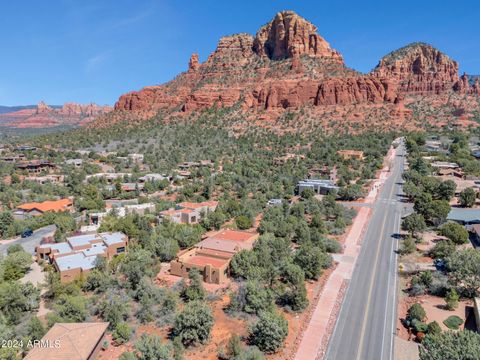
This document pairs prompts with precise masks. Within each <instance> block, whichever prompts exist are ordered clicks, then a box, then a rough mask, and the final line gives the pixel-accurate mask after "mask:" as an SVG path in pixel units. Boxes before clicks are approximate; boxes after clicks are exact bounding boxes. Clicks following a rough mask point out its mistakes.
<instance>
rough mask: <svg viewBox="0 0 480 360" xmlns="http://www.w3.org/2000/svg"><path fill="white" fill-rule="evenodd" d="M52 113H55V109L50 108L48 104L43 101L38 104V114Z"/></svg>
mask: <svg viewBox="0 0 480 360" xmlns="http://www.w3.org/2000/svg"><path fill="white" fill-rule="evenodd" d="M50 111H53V109H52V108H51V107H50V106H48V105H47V104H45V103H44V102H43V101H40V102H39V103H38V104H37V111H36V113H37V114H45V113H48V112H50Z"/></svg>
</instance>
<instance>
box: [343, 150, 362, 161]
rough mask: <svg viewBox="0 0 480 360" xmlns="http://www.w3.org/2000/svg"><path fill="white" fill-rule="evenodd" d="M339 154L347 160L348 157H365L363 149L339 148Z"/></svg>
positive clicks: (358, 158)
mask: <svg viewBox="0 0 480 360" xmlns="http://www.w3.org/2000/svg"><path fill="white" fill-rule="evenodd" d="M337 154H338V155H340V156H341V157H342V158H344V159H346V160H347V159H357V160H363V159H364V154H363V151H359V150H338V151H337Z"/></svg>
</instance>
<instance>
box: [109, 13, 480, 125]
mask: <svg viewBox="0 0 480 360" xmlns="http://www.w3.org/2000/svg"><path fill="white" fill-rule="evenodd" d="M188 64H189V65H188V71H186V72H184V73H181V74H179V75H178V76H177V77H175V79H174V80H172V81H170V82H168V83H166V84H163V85H157V86H149V87H145V88H143V89H141V90H140V91H133V92H130V93H127V94H125V95H122V96H121V97H120V98H119V100H118V101H117V103H116V104H115V113H118V114H120V113H122V112H125V111H128V112H133V113H137V114H143V116H145V117H149V116H152V115H155V114H156V113H157V112H158V111H160V110H164V111H167V112H168V111H170V112H172V111H176V112H183V113H190V112H192V111H197V110H201V109H206V108H210V107H212V106H217V107H232V106H234V105H239V106H240V108H241V109H242V110H243V111H249V112H258V111H267V112H268V111H270V110H273V111H275V110H277V112H278V111H282V110H285V109H298V108H300V107H302V106H312V107H328V106H345V105H358V104H389V103H391V104H399V103H402V101H403V99H404V98H405V97H406V96H410V95H438V94H443V93H446V92H457V93H462V94H471V95H479V94H480V86H479V84H478V81H477V82H476V83H474V84H470V83H469V80H468V77H467V76H463V77H459V75H458V64H457V62H455V61H453V60H452V59H450V58H449V57H448V56H447V55H445V54H443V53H441V52H440V51H439V50H437V49H435V48H433V47H432V46H430V45H428V44H425V43H413V44H410V45H407V46H405V47H403V48H401V49H399V50H396V51H393V52H392V53H390V54H388V55H386V56H385V57H384V58H382V59H381V60H380V62H379V63H378V65H377V67H376V68H375V69H374V70H372V72H370V73H368V74H361V73H359V72H357V71H355V70H352V69H350V68H348V67H347V66H345V64H344V61H343V58H342V55H341V54H340V53H339V52H338V51H336V50H335V49H333V48H332V47H331V46H330V44H329V43H328V42H327V41H326V40H325V39H323V38H322V37H321V36H320V35H319V34H318V32H317V27H316V26H315V25H313V24H312V23H310V22H308V21H307V20H305V19H304V18H302V17H300V16H298V15H297V14H296V13H294V12H292V11H283V12H279V13H277V14H276V15H275V17H274V18H273V19H272V20H271V21H270V22H269V23H268V24H266V25H264V26H263V27H261V28H260V29H259V30H258V32H257V33H256V35H255V36H252V35H250V34H245V33H242V34H236V35H231V36H225V37H223V38H221V39H220V41H219V42H218V45H217V48H216V50H215V51H214V52H213V53H212V54H211V55H210V56H209V57H208V59H207V60H206V61H205V62H204V63H200V62H199V59H198V55H197V54H193V55H192V56H191V58H190V61H189V63H188ZM109 119H110V120H111V119H112V117H110V118H109Z"/></svg>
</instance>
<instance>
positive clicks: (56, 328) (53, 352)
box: [25, 322, 108, 360]
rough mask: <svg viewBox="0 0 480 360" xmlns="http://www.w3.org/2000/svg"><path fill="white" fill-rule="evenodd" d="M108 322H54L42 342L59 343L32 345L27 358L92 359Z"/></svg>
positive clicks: (36, 359) (52, 359) (33, 359)
mask: <svg viewBox="0 0 480 360" xmlns="http://www.w3.org/2000/svg"><path fill="white" fill-rule="evenodd" d="M107 328H108V322H97V323H94V322H85V323H56V324H55V325H53V327H52V328H51V329H50V330H49V331H48V332H47V333H46V334H45V336H44V337H43V338H42V341H43V343H47V340H48V343H51V344H55V341H57V342H58V343H59V344H60V345H59V346H58V347H56V346H53V345H52V346H37V347H34V348H33V349H32V350H30V352H29V353H28V355H27V356H26V358H25V359H28V360H46V359H51V360H55V359H57V360H87V359H93V358H94V356H95V350H96V349H97V346H98V345H99V343H100V342H101V340H102V339H103V337H104V335H105V331H106V330H107Z"/></svg>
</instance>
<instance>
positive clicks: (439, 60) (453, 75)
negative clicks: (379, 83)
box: [372, 43, 459, 95]
mask: <svg viewBox="0 0 480 360" xmlns="http://www.w3.org/2000/svg"><path fill="white" fill-rule="evenodd" d="M372 74H373V75H374V76H376V77H379V78H382V79H390V80H394V81H396V82H397V83H398V90H399V91H401V92H403V93H410V94H423V95H428V94H440V93H443V92H445V91H449V90H451V89H452V88H453V86H455V84H456V83H457V82H458V80H459V77H458V63H457V62H456V61H453V60H452V59H450V58H449V57H448V56H447V55H445V54H443V53H442V52H440V51H439V50H437V49H435V48H434V47H433V46H431V45H428V44H425V43H413V44H410V45H407V46H405V47H403V48H401V49H398V50H396V51H393V52H391V53H390V54H388V55H387V56H385V57H383V58H382V59H381V60H380V62H379V64H378V65H377V67H376V68H375V69H374V70H373V72H372Z"/></svg>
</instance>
